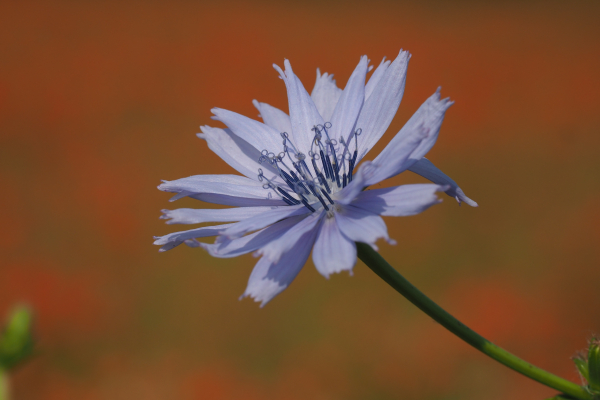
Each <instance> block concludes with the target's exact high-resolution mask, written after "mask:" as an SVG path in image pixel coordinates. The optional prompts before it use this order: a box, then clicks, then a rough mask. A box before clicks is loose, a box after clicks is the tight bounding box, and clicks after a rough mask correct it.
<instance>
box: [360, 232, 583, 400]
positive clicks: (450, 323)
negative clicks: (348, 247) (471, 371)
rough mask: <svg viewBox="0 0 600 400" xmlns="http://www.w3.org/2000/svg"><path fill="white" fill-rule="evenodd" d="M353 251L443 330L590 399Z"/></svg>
mask: <svg viewBox="0 0 600 400" xmlns="http://www.w3.org/2000/svg"><path fill="white" fill-rule="evenodd" d="M356 248H357V250H358V257H359V258H360V259H361V260H362V261H363V262H364V263H365V264H366V265H367V266H368V267H369V268H371V270H372V271H373V272H375V273H376V274H377V275H379V277H380V278H381V279H383V280H384V281H385V282H387V283H388V285H390V286H391V287H392V288H394V289H395V290H396V291H397V292H398V293H400V294H401V295H402V296H404V297H406V298H407V299H408V301H410V302H411V303H413V304H414V305H415V306H417V307H418V308H420V309H421V311H423V312H424V313H425V314H427V315H429V316H430V317H431V318H433V319H434V320H435V321H437V322H439V323H440V324H441V325H442V326H443V327H444V328H446V329H448V330H449V331H450V332H452V333H454V334H455V335H456V336H458V337H459V338H460V339H462V340H464V341H465V342H467V343H468V344H470V345H471V346H473V347H475V348H476V349H477V350H479V351H481V352H482V353H484V354H486V355H488V356H489V357H491V358H493V359H494V360H496V361H498V362H500V363H502V364H504V365H506V366H507V367H509V368H512V369H514V370H515V371H517V372H520V373H521V374H523V375H525V376H527V377H529V378H531V379H533V380H536V381H538V382H540V383H542V384H544V385H546V386H549V387H551V388H553V389H556V390H559V391H560V392H562V393H564V394H567V395H570V396H572V397H575V398H577V399H581V400H592V395H591V394H590V393H588V392H587V391H586V390H585V389H584V388H582V387H581V386H579V385H577V384H575V383H573V382H570V381H567V380H566V379H563V378H560V377H558V376H556V375H553V374H551V373H549V372H547V371H544V370H543V369H541V368H538V367H536V366H534V365H532V364H529V363H528V362H526V361H524V360H521V359H520V358H519V357H517V356H515V355H513V354H511V353H509V352H508V351H506V350H504V349H502V348H501V347H498V346H496V345H495V344H493V343H491V342H490V341H489V340H487V339H486V338H484V337H483V336H481V335H479V334H478V333H476V332H475V331H473V330H471V329H470V328H468V327H467V326H466V325H464V324H463V323H462V322H460V321H459V320H457V319H456V318H454V317H453V316H452V315H450V314H449V313H448V312H446V311H445V310H444V309H443V308H441V307H440V306H438V305H437V304H436V303H434V302H433V301H432V300H431V299H430V298H428V297H427V296H425V295H424V294H423V293H422V292H421V291H419V289H417V288H416V287H414V286H413V285H412V284H411V283H410V282H409V281H407V280H406V279H405V278H404V277H403V276H402V275H400V274H399V273H398V271H396V270H395V269H394V268H393V267H392V266H391V265H390V264H388V262H387V261H385V259H384V258H383V257H381V256H380V255H379V253H377V252H376V251H375V250H373V249H372V248H371V246H369V245H367V244H364V243H356Z"/></svg>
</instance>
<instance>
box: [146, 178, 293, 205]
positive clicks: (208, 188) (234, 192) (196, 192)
mask: <svg viewBox="0 0 600 400" xmlns="http://www.w3.org/2000/svg"><path fill="white" fill-rule="evenodd" d="M158 189H159V190H162V191H164V192H171V193H178V196H175V197H173V198H171V201H174V200H177V199H180V198H181V197H185V196H189V197H193V198H195V199H197V200H202V201H207V202H209V203H215V202H216V203H218V204H227V205H236V206H245V207H249V206H257V205H264V206H267V205H272V206H285V202H283V201H282V200H281V199H280V198H279V196H278V195H275V198H273V191H272V190H270V189H269V190H266V189H264V188H263V184H262V183H261V182H257V181H255V180H252V179H250V178H246V177H243V176H238V175H225V174H224V175H195V176H190V177H187V178H181V179H177V180H174V181H164V182H163V183H162V184H160V185H159V186H158ZM205 195H213V196H205ZM232 203H234V204H232Z"/></svg>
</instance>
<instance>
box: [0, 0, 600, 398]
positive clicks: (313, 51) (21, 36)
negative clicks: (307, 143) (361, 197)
mask: <svg viewBox="0 0 600 400" xmlns="http://www.w3.org/2000/svg"><path fill="white" fill-rule="evenodd" d="M598 15H600V7H599V6H598V3H597V2H562V3H560V2H531V3H529V4H527V5H524V4H522V3H521V2H498V3H495V2H487V3H479V2H470V1H462V2H453V3H452V5H449V3H445V2H440V1H429V2H426V3H420V4H416V3H400V2H391V1H390V2H386V1H373V2H371V3H370V4H369V5H366V4H365V3H362V2H341V1H339V2H337V1H326V2H317V1H312V2H310V1H309V2H286V3H285V4H284V3H282V2H274V1H261V2H243V1H240V2H221V3H219V4H218V5H217V4H216V3H208V2H207V3H202V2H193V1H184V0H180V1H171V2H168V3H167V2H158V1H150V2H142V1H139V2H137V1H130V2H117V1H79V2H75V1H66V0H63V1H54V2H51V3H50V2H48V3H41V2H18V3H17V2H3V3H1V4H0V182H1V185H2V195H1V196H0V206H1V209H2V210H3V212H2V227H1V228H0V238H1V240H0V246H1V248H0V252H1V253H0V254H1V256H0V257H1V259H0V260H1V261H0V262H1V265H0V314H6V313H8V312H9V310H10V309H11V307H12V306H13V305H14V304H15V303H17V302H26V303H28V304H31V305H32V306H33V307H34V309H35V311H36V313H37V327H36V331H37V337H38V341H39V343H38V349H39V354H38V356H37V357H36V358H35V359H34V360H33V361H31V362H29V363H28V364H27V365H25V366H23V367H21V368H19V369H18V370H17V371H15V373H14V374H13V376H12V378H13V379H12V381H13V389H14V399H15V400H20V399H23V400H25V399H90V400H91V399H94V400H96V399H111V400H112V399H145V400H149V399H208V400H225V399H278V400H279V399H284V400H285V399H290V400H296V399H298V400H300V399H313V400H320V399H350V400H358V399H381V400H385V399H400V398H401V399H486V400H487V399H491V400H494V399H524V400H525V399H528V400H529V399H543V398H545V397H550V396H551V395H552V394H553V393H554V391H553V390H550V389H548V388H545V387H544V386H542V385H540V384H538V383H536V382H533V381H530V380H528V379H527V378H524V377H522V376H520V375H518V374H516V373H514V372H512V371H510V370H509V369H507V368H505V367H503V366H500V365H498V364H496V363H495V362H492V361H490V360H489V359H487V358H485V357H484V356H483V355H481V354H479V353H477V352H476V351H475V350H474V349H472V348H470V347H468V346H467V345H466V344H464V343H462V342H461V341H459V340H458V339H456V338H455V337H453V336H452V335H451V334H450V333H448V332H446V331H445V330H444V329H443V328H441V327H440V326H439V325H437V324H436V323H434V322H432V321H431V320H430V319H429V318H428V317H427V316H425V315H423V314H422V313H420V312H419V311H418V310H416V309H415V307H413V306H412V305H411V304H409V303H408V302H407V301H406V300H404V299H403V298H401V297H400V296H399V295H398V294H397V293H395V292H394V291H393V290H392V289H390V288H389V287H387V286H386V285H385V284H384V283H383V282H382V281H381V280H380V279H378V278H377V277H376V276H375V275H374V274H373V273H372V272H371V271H370V270H368V269H367V268H366V267H365V266H364V265H363V264H362V263H360V262H359V264H358V265H357V266H356V268H355V271H354V276H353V277H348V276H347V274H342V275H338V276H333V277H332V278H331V279H330V280H325V279H323V278H322V277H321V276H320V275H318V273H317V272H316V271H315V269H314V267H313V266H312V263H310V262H309V264H307V266H306V268H305V269H304V270H303V271H302V273H301V274H300V275H299V277H298V278H297V279H296V281H295V282H294V283H293V284H292V285H291V286H290V287H289V288H288V289H287V290H285V291H284V292H283V293H282V294H281V295H279V296H278V297H277V298H276V299H274V300H273V301H272V302H271V303H270V304H268V305H267V306H266V307H265V308H264V309H259V307H258V306H257V305H256V304H255V303H253V302H252V301H250V300H244V301H241V302H240V301H238V300H237V299H238V296H239V295H240V294H241V293H242V292H243V291H244V289H245V285H246V282H247V279H248V276H249V274H250V271H251V269H252V266H253V265H254V263H255V260H254V259H253V258H252V257H251V256H250V255H248V256H245V257H240V258H236V259H213V258H211V257H209V256H208V255H207V254H206V253H205V252H204V251H203V250H200V249H190V248H187V247H185V246H182V247H181V248H177V249H175V250H172V251H169V252H167V253H162V254H159V253H158V252H157V250H158V248H157V247H156V246H153V245H152V236H153V235H162V234H166V233H168V232H172V231H174V230H177V229H179V226H164V225H163V223H162V221H160V220H159V219H158V216H159V215H160V209H162V208H175V207H190V206H200V204H198V203H196V202H194V201H192V200H189V199H184V200H179V201H178V202H176V203H169V202H168V198H169V197H170V195H169V194H165V193H161V192H159V191H158V190H156V186H157V185H158V184H159V183H160V180H161V179H168V180H171V179H176V178H180V177H185V176H189V175H195V174H206V173H230V172H231V170H230V168H229V167H228V166H227V165H226V164H225V163H224V162H222V161H220V160H219V159H217V158H216V156H214V155H213V154H212V153H211V152H210V151H209V150H208V148H207V147H206V144H205V143H204V142H202V141H201V140H199V139H197V138H196V137H195V136H194V134H195V133H196V132H198V129H197V127H198V125H201V124H202V125H204V124H214V121H212V120H210V119H209V118H210V108H211V107H213V106H218V107H222V108H226V109H230V110H234V111H236V112H239V113H242V114H245V115H249V116H253V117H254V116H256V114H257V111H256V110H255V109H254V107H253V106H252V104H251V100H252V99H255V98H256V99H257V100H259V101H264V102H267V103H270V104H272V105H274V106H277V107H280V108H283V109H286V110H287V105H286V94H285V87H284V84H283V82H282V81H281V80H279V79H278V78H277V73H276V72H275V71H274V70H273V69H272V67H271V64H272V63H278V64H279V65H282V63H283V59H284V58H286V57H287V58H289V59H290V60H291V62H292V65H293V66H294V70H295V72H296V73H297V74H298V75H299V77H300V79H301V80H302V81H303V82H304V84H305V86H306V87H307V88H308V89H309V90H311V89H312V86H313V84H314V78H315V69H316V68H317V67H320V68H321V70H322V71H327V72H332V73H335V74H336V77H337V80H338V85H339V86H341V87H343V86H344V85H345V82H346V80H347V79H348V77H349V75H350V73H351V71H352V70H353V68H354V67H355V65H356V63H357V62H358V60H359V56H360V55H362V54H367V55H368V56H369V57H370V58H371V60H372V62H373V63H375V64H376V65H377V64H378V63H379V61H380V59H381V58H382V57H383V56H384V55H387V56H388V57H394V56H395V55H396V54H397V53H398V50H399V49H400V48H401V47H402V48H404V49H407V50H409V51H410V52H411V53H412V54H413V58H412V60H411V62H410V66H409V70H408V78H407V86H406V92H405V96H404V100H403V102H402V104H401V106H400V111H399V113H398V115H397V117H396V118H395V120H394V122H393V123H392V126H391V128H390V130H389V132H388V133H387V134H386V135H385V136H384V138H383V142H387V141H388V140H389V139H390V138H391V137H392V135H393V134H394V133H395V132H397V130H398V129H399V128H400V127H401V126H402V124H403V122H404V121H406V120H407V119H408V117H409V116H410V115H411V114H412V113H413V112H414V111H415V110H416V109H417V107H418V106H419V105H420V104H421V103H422V102H423V101H424V100H425V99H426V98H427V97H428V96H429V95H430V94H432V93H433V92H434V91H435V89H436V88H437V86H439V85H441V86H442V94H443V95H444V96H450V97H451V98H452V99H453V100H455V101H456V103H455V105H454V106H452V108H450V110H449V111H448V114H447V117H446V120H445V122H444V125H443V128H442V131H441V134H440V138H439V140H438V142H437V144H436V146H435V147H434V149H433V150H432V151H431V152H430V154H429V156H428V157H429V158H430V159H431V160H433V161H434V163H435V164H436V165H438V166H439V167H440V168H441V169H442V170H444V171H445V172H447V173H448V174H449V175H451V176H452V177H453V178H455V179H456V180H457V182H458V183H459V185H461V186H462V188H463V189H464V190H465V192H466V194H467V195H468V196H470V197H472V198H473V199H474V200H476V201H477V202H479V204H480V207H479V208H476V209H474V208H469V207H468V206H463V207H458V206H457V205H456V203H455V202H453V200H452V199H450V198H448V197H445V199H444V200H445V201H444V202H443V203H442V204H441V205H438V206H435V207H433V208H432V209H430V210H428V211H427V212H425V213H423V214H421V215H419V216H415V217H410V218H396V219H388V220H387V222H388V227H389V230H390V234H391V237H393V238H395V239H396V240H397V241H398V245H397V246H388V245H386V244H384V243H382V244H381V252H382V254H383V255H384V256H385V257H386V258H387V259H388V260H389V261H390V262H391V263H392V264H393V265H394V266H396V268H397V269H398V270H399V271H400V272H401V273H403V274H404V275H405V276H406V277H407V278H409V279H410V280H411V281H412V282H413V283H414V284H415V285H416V286H418V287H419V288H421V289H422V290H423V291H424V292H425V293H427V294H428V295H429V296H431V297H432V298H433V299H434V300H435V301H437V302H439V303H440V304H441V305H442V306H444V307H445V308H447V309H448V310H449V311H450V312H451V313H453V314H454V315H456V316H457V317H458V318H460V319H462V320H463V321H464V322H465V323H466V324H467V325H470V326H471V327H472V328H474V329H475V330H477V331H479V332H480V333H481V334H483V335H485V336H487V337H488V338H489V339H490V340H492V341H493V342H495V343H497V344H499V345H501V346H503V347H505V348H506V349H508V350H510V351H512V352H515V353H516V354H518V355H520V356H521V357H523V358H525V359H526V360H528V361H530V362H533V363H535V364H538V365H539V366H541V367H543V368H546V369H548V370H550V371H551V372H554V373H556V374H559V375H562V376H564V377H567V378H569V379H572V380H574V381H577V382H578V381H579V378H578V376H577V373H576V371H575V368H574V366H573V365H572V362H571V361H570V360H569V357H570V356H572V355H573V354H574V352H575V351H576V350H578V349H581V348H584V347H585V342H586V339H587V338H588V337H589V336H590V335H591V334H592V333H593V332H599V331H600V318H599V316H600V294H599V292H600V291H599V287H600V285H599V281H600V268H599V262H600V249H599V247H598V244H599V239H600V229H599V228H598V227H599V225H600V185H599V184H598V183H599V182H598V180H599V179H598V178H599V177H600V157H598V149H599V148H600V74H599V71H600V24H597V21H598ZM381 147H382V146H381V145H380V146H379V147H378V149H380V148H381ZM375 154H377V151H375V152H373V153H372V154H371V158H372V157H374V155H375ZM367 158H369V157H367ZM421 181H423V180H422V179H419V178H418V177H416V176H415V175H413V174H411V173H406V174H403V176H401V177H399V178H395V179H394V182H395V183H401V182H421ZM183 228H184V229H185V228H186V227H185V226H183Z"/></svg>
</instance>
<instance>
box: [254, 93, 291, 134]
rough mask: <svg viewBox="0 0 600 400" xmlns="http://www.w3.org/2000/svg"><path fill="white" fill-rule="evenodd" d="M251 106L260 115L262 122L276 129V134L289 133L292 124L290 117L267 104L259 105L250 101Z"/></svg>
mask: <svg viewBox="0 0 600 400" xmlns="http://www.w3.org/2000/svg"><path fill="white" fill-rule="evenodd" d="M252 104H254V107H256V109H257V110H258V112H259V113H260V117H261V118H262V120H263V121H264V122H265V124H267V125H268V126H270V127H271V128H274V129H276V130H277V131H278V132H291V131H292V123H291V121H290V116H289V115H287V114H286V113H284V112H283V111H281V110H280V109H279V108H275V107H273V106H270V105H268V104H267V103H260V102H258V101H256V100H252Z"/></svg>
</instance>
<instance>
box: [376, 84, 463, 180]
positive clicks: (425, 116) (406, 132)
mask: <svg viewBox="0 0 600 400" xmlns="http://www.w3.org/2000/svg"><path fill="white" fill-rule="evenodd" d="M451 105H452V102H451V101H450V100H449V99H443V100H440V89H438V90H437V91H436V92H435V93H434V94H433V95H432V96H431V97H430V98H428V99H427V100H426V101H425V103H423V105H421V107H419V109H418V110H417V112H415V113H414V115H413V116H412V117H411V118H410V119H409V120H408V122H407V123H406V124H405V125H404V126H403V127H402V129H400V132H398V133H397V134H396V136H394V138H393V139H392V140H391V141H390V143H388V145H387V146H386V147H385V148H384V149H383V151H382V152H381V153H380V154H379V155H378V156H377V157H376V158H375V160H373V164H375V165H377V166H379V167H380V168H379V170H378V171H377V172H376V173H375V174H374V176H373V177H372V179H371V180H368V181H367V184H369V185H372V184H374V183H377V182H381V181H382V180H383V179H387V178H389V177H392V176H394V175H397V174H399V173H401V172H403V171H405V170H407V169H408V168H410V167H411V166H412V165H413V164H414V163H415V162H417V161H418V160H420V159H421V158H423V156H424V155H425V154H427V152H428V151H429V150H430V149H431V148H432V147H433V145H434V144H435V141H436V140H437V137H438V134H439V133H440V128H441V126H442V121H444V115H445V113H446V110H447V109H448V107H450V106H451ZM407 154H408V156H407Z"/></svg>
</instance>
